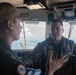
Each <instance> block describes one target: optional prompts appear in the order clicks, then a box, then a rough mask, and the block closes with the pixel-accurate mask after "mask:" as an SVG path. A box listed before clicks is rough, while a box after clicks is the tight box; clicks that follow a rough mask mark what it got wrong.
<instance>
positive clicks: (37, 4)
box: [24, 2, 45, 10]
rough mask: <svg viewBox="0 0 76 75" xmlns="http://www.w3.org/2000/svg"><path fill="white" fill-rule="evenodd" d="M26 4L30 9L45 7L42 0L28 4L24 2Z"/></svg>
mask: <svg viewBox="0 0 76 75" xmlns="http://www.w3.org/2000/svg"><path fill="white" fill-rule="evenodd" d="M24 6H26V7H27V8H28V9H30V10H35V9H45V7H44V6H43V5H42V4H41V3H40V2H36V3H28V4H24Z"/></svg>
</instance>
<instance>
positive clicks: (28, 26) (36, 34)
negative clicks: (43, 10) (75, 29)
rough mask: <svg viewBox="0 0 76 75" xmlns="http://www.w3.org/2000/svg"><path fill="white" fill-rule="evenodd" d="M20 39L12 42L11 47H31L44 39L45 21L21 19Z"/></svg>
mask: <svg viewBox="0 0 76 75" xmlns="http://www.w3.org/2000/svg"><path fill="white" fill-rule="evenodd" d="M21 24H22V32H21V34H20V39H19V40H17V41H15V42H13V44H12V49H13V50H19V49H33V48H34V47H35V46H36V45H37V43H38V42H41V41H43V40H45V33H46V22H44V21H22V22H21Z"/></svg>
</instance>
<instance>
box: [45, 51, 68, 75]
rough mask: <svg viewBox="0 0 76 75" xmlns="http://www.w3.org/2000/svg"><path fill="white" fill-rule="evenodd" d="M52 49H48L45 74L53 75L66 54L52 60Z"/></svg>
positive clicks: (64, 60) (64, 59)
mask: <svg viewBox="0 0 76 75" xmlns="http://www.w3.org/2000/svg"><path fill="white" fill-rule="evenodd" d="M52 56H53V51H49V54H48V59H47V62H46V74H45V75H53V73H54V72H55V71H56V70H58V69H59V68H60V67H61V66H62V65H63V64H64V63H65V62H66V61H67V60H68V58H66V57H67V55H64V56H63V57H61V58H59V59H57V60H52Z"/></svg>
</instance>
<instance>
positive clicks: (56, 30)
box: [51, 22, 64, 41]
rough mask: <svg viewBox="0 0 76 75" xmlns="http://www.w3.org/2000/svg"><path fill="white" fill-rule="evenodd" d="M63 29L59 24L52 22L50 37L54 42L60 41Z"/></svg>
mask: <svg viewBox="0 0 76 75" xmlns="http://www.w3.org/2000/svg"><path fill="white" fill-rule="evenodd" d="M63 31H64V29H63V26H62V25H61V23H60V22H54V23H52V24H51V35H52V38H53V39H54V40H56V41H59V40H61V37H62V33H63Z"/></svg>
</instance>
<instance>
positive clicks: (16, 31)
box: [13, 18, 22, 40]
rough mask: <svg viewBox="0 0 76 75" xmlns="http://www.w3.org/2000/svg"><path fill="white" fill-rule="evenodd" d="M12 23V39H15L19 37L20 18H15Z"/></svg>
mask: <svg viewBox="0 0 76 75" xmlns="http://www.w3.org/2000/svg"><path fill="white" fill-rule="evenodd" d="M13 24H14V25H13V26H14V27H13V40H17V39H19V36H20V32H21V29H22V26H21V25H20V19H18V18H16V22H15V23H13Z"/></svg>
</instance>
